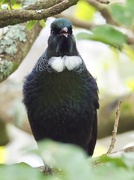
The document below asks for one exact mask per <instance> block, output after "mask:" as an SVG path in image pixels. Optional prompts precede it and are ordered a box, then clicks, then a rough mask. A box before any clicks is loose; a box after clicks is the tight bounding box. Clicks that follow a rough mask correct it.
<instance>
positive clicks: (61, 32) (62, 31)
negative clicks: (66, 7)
mask: <svg viewBox="0 0 134 180" xmlns="http://www.w3.org/2000/svg"><path fill="white" fill-rule="evenodd" d="M60 35H63V36H65V37H66V38H67V37H68V29H67V27H64V28H62V29H61V31H60Z"/></svg>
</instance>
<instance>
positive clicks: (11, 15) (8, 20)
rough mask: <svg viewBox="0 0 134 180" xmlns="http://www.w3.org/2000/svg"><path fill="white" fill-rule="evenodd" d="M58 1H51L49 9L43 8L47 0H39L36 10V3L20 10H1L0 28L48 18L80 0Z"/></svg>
mask: <svg viewBox="0 0 134 180" xmlns="http://www.w3.org/2000/svg"><path fill="white" fill-rule="evenodd" d="M47 2H48V0H47ZM56 2H57V4H55V1H53V5H52V3H51V7H50V5H49V6H47V7H49V8H47V9H42V7H45V6H46V1H43V2H38V9H36V10H35V6H34V5H31V6H30V7H27V8H25V9H19V10H1V11H0V28H2V27H5V26H7V25H15V24H18V23H22V22H26V21H29V20H41V19H45V18H48V17H50V16H53V15H56V14H59V13H61V12H62V11H64V10H65V9H67V8H69V7H70V6H73V5H75V4H76V3H77V2H78V0H63V1H61V0H57V1H56ZM39 3H40V5H39ZM49 3H50V1H49ZM31 7H33V9H34V10H31ZM28 9H30V10H28Z"/></svg>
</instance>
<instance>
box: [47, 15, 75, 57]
mask: <svg viewBox="0 0 134 180" xmlns="http://www.w3.org/2000/svg"><path fill="white" fill-rule="evenodd" d="M47 51H48V57H51V56H64V55H69V56H72V55H77V54H78V52H77V48H76V43H75V39H74V36H73V34H72V23H71V22H70V21H69V20H67V19H65V18H58V19H56V20H54V21H53V22H52V24H51V34H50V37H49V39H48V49H47Z"/></svg>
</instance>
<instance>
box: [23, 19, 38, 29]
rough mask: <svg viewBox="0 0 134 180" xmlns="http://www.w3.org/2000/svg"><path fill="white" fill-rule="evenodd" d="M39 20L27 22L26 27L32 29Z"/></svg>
mask: <svg viewBox="0 0 134 180" xmlns="http://www.w3.org/2000/svg"><path fill="white" fill-rule="evenodd" d="M36 22H37V20H31V21H29V22H28V23H27V26H26V29H27V30H30V29H32V28H33V27H34V25H35V24H36Z"/></svg>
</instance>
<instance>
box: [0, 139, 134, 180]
mask: <svg viewBox="0 0 134 180" xmlns="http://www.w3.org/2000/svg"><path fill="white" fill-rule="evenodd" d="M39 149H40V153H41V156H42V157H43V160H44V161H45V162H46V163H47V164H48V165H49V166H50V167H53V168H54V170H53V171H54V173H53V174H52V175H47V176H46V175H43V173H41V172H39V171H38V170H37V169H35V168H32V167H30V166H29V165H27V164H25V163H19V164H14V165H1V166H0V175H1V180H8V179H10V180H18V179H19V180H21V179H22V180H23V179H25V180H30V179H32V180H34V179H36V180H43V179H46V180H74V179H77V180H82V179H84V180H89V179H94V180H105V179H106V180H107V179H111V180H113V179H114V180H118V179H122V180H126V179H127V180H133V178H134V154H133V153H131V154H124V155H123V156H121V157H118V158H117V157H116V158H115V157H108V156H107V155H103V156H101V157H100V158H95V159H92V158H87V155H86V154H85V152H84V151H83V150H82V149H80V148H79V147H76V146H73V145H67V144H61V143H57V142H54V141H50V140H46V141H44V142H40V143H39ZM56 168H58V170H57V171H56Z"/></svg>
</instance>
